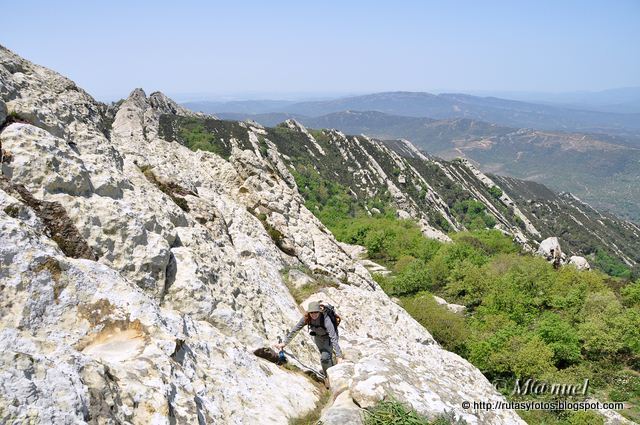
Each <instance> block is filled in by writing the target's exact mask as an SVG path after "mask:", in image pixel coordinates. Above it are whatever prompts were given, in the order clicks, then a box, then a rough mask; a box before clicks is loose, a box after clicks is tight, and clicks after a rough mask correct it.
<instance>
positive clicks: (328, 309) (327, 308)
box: [309, 304, 342, 335]
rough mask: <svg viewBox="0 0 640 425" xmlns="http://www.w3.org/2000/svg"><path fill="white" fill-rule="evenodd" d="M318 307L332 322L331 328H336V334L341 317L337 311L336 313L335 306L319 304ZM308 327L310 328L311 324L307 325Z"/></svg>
mask: <svg viewBox="0 0 640 425" xmlns="http://www.w3.org/2000/svg"><path fill="white" fill-rule="evenodd" d="M320 309H321V310H322V314H324V315H325V316H327V317H328V318H329V320H331V323H333V329H335V330H336V335H338V326H340V322H341V321H342V318H341V317H340V315H339V314H338V313H336V308H335V307H334V306H332V305H331V304H320ZM309 329H311V326H309Z"/></svg>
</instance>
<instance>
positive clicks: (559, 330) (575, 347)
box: [536, 313, 581, 367]
mask: <svg viewBox="0 0 640 425" xmlns="http://www.w3.org/2000/svg"><path fill="white" fill-rule="evenodd" d="M536 333H537V335H538V336H540V338H541V339H542V340H543V341H544V342H545V343H546V344H547V346H548V347H549V348H551V350H552V351H553V361H554V363H555V365H556V367H566V366H568V365H570V364H574V363H577V362H579V361H580V360H581V355H580V340H579V338H578V333H577V332H576V330H575V329H574V327H573V326H572V325H571V324H570V323H569V322H567V321H565V320H563V319H561V318H560V317H559V316H558V315H557V314H553V313H545V314H544V315H543V316H542V317H541V318H540V319H539V322H538V325H537V329H536Z"/></svg>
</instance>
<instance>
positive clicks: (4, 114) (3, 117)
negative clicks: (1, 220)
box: [0, 100, 7, 126]
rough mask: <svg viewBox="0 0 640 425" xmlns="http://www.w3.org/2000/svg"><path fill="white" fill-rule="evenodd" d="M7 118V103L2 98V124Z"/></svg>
mask: <svg viewBox="0 0 640 425" xmlns="http://www.w3.org/2000/svg"><path fill="white" fill-rule="evenodd" d="M6 119H7V105H5V104H4V102H3V101H2V100H0V126H2V124H4V121H5V120H6Z"/></svg>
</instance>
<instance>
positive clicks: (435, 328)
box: [401, 293, 470, 355]
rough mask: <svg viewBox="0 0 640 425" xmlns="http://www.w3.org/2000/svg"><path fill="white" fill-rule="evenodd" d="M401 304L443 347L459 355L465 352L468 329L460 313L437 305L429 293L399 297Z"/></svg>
mask: <svg viewBox="0 0 640 425" xmlns="http://www.w3.org/2000/svg"><path fill="white" fill-rule="evenodd" d="M401 305H402V307H403V308H404V309H405V310H406V311H407V313H409V314H410V315H411V317H413V318H414V319H416V320H417V321H418V323H420V324H421V325H422V326H424V327H425V328H426V329H427V330H428V331H429V332H430V333H431V335H432V336H433V338H434V339H435V340H436V341H438V343H439V344H440V345H442V346H443V347H444V348H446V349H447V350H449V351H453V352H455V353H458V354H461V355H464V354H465V353H466V341H467V339H468V337H469V334H470V330H469V328H468V327H467V324H466V321H465V318H464V316H463V315H462V314H460V313H454V312H452V311H450V310H448V309H447V308H446V307H444V306H441V305H439V304H438V303H437V302H436V301H435V300H434V299H433V295H431V294H429V293H420V294H417V295H416V296H414V297H404V298H402V299H401Z"/></svg>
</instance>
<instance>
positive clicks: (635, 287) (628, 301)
mask: <svg viewBox="0 0 640 425" xmlns="http://www.w3.org/2000/svg"><path fill="white" fill-rule="evenodd" d="M620 294H621V295H622V300H623V303H624V304H625V305H626V306H628V307H640V279H638V280H637V281H636V282H635V283H629V284H628V285H627V286H625V287H624V288H622V289H621V290H620Z"/></svg>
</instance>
